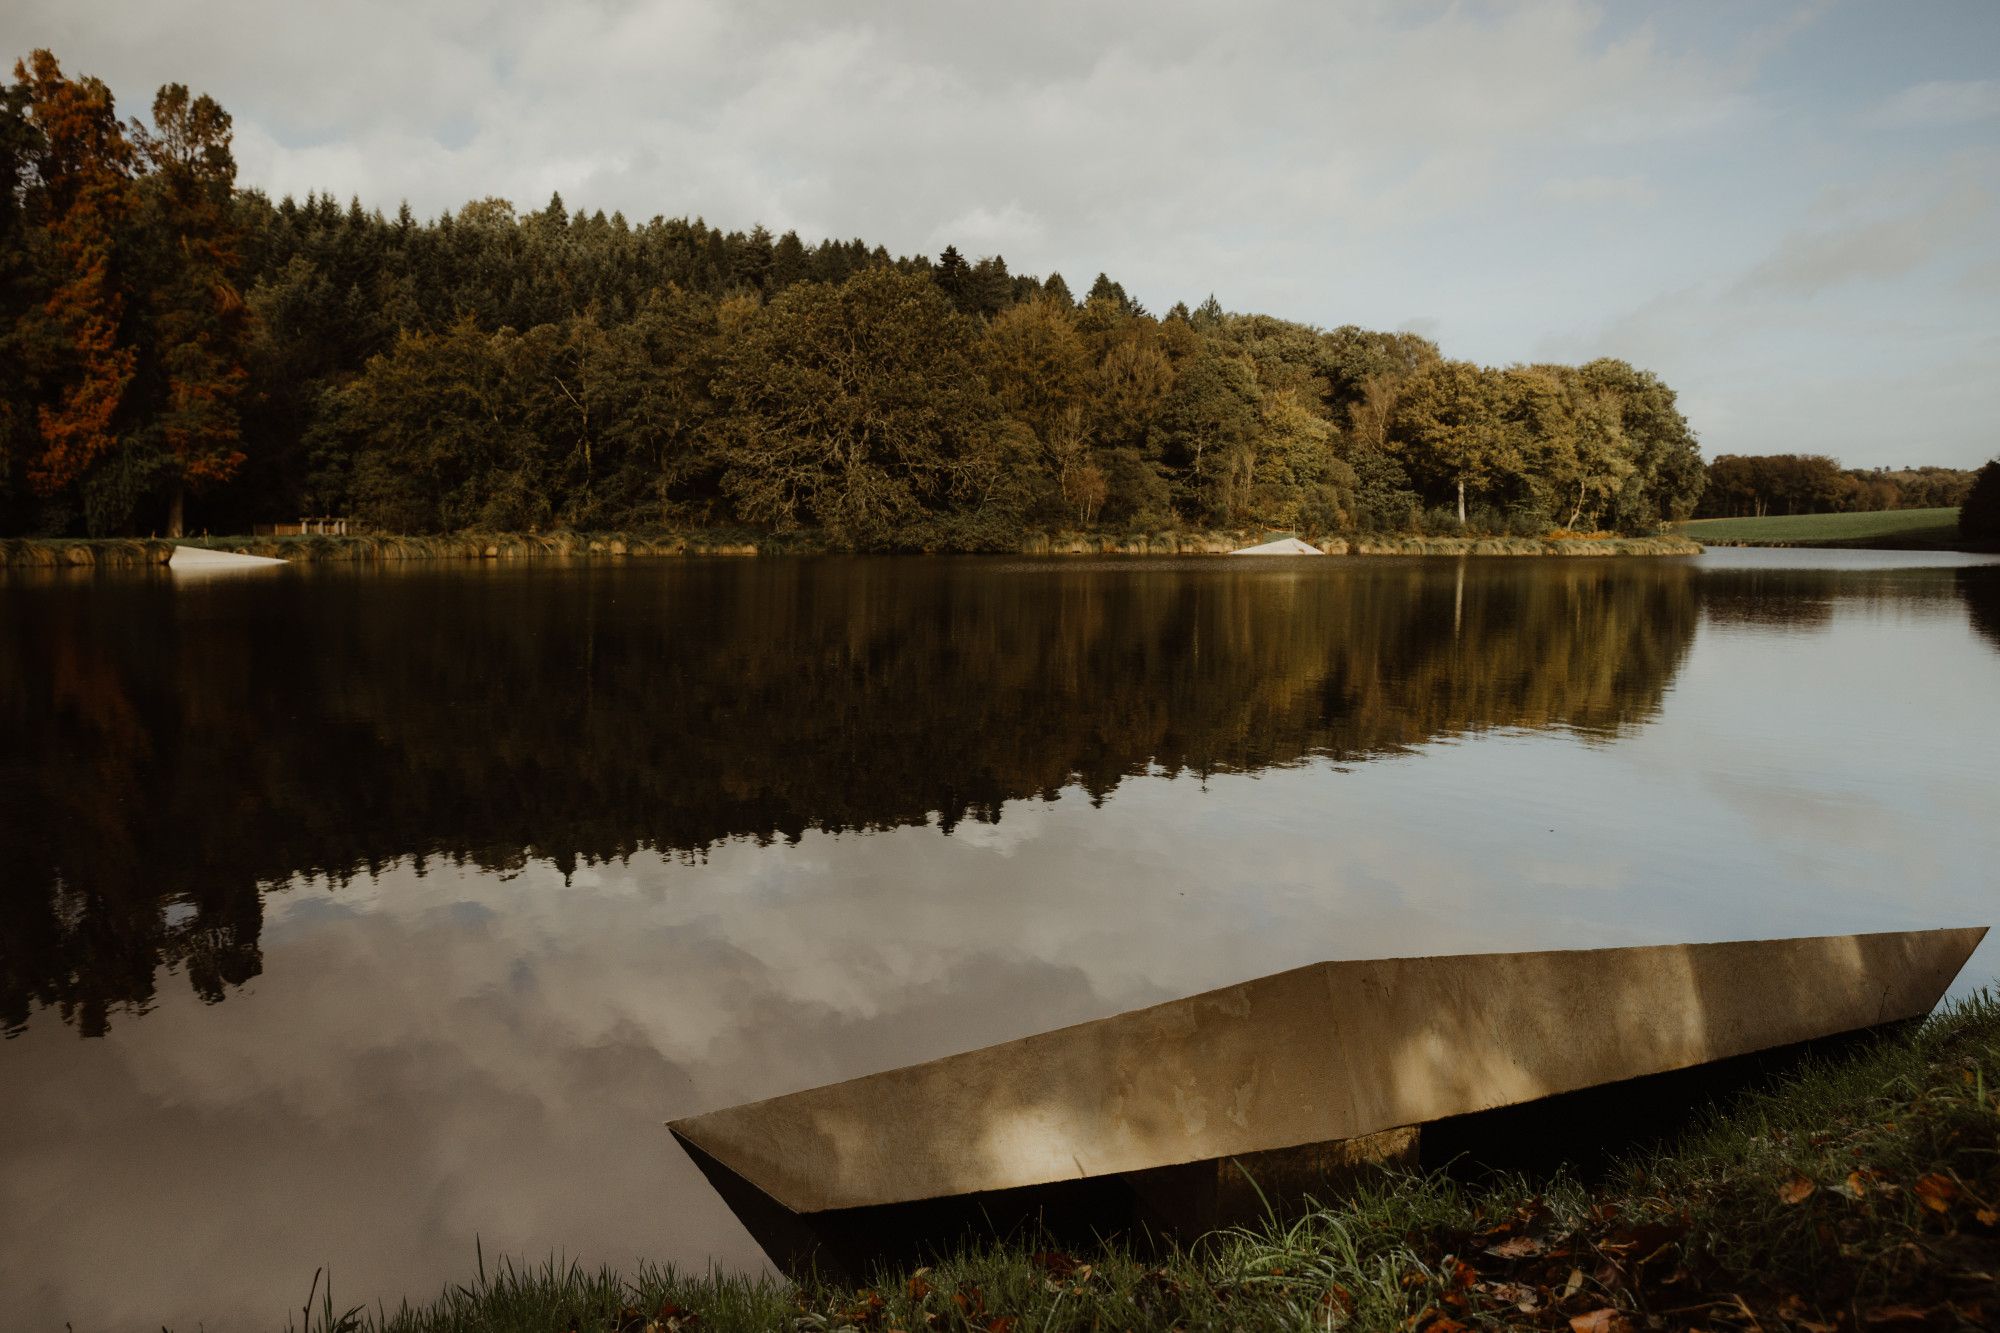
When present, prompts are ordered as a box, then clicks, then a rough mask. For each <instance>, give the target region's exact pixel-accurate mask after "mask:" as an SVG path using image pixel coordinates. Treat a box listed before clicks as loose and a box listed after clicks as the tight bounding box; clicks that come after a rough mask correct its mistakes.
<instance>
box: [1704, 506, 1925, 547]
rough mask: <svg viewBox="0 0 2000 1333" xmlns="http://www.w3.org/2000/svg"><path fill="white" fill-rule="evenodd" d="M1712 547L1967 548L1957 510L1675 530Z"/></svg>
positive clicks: (1744, 521) (1707, 522) (1735, 521)
mask: <svg viewBox="0 0 2000 1333" xmlns="http://www.w3.org/2000/svg"><path fill="white" fill-rule="evenodd" d="M1675 531H1677V532H1680V533H1682V534H1683V535H1685V536H1688V537H1692V538H1693V539H1694V540H1696V541H1698V542H1703V543H1705V544H1708V545H1717V546H1721V545H1735V546H1850V547H1854V546H1859V547H1879V548H1882V549H1885V550H1939V551H1950V550H1958V549H1961V548H1962V545H1963V543H1962V541H1961V539H1960V537H1959V535H1958V511H1957V510H1956V509H1886V510H1882V511H1881V512H1879V513H1872V514H1783V515H1777V516H1774V517H1769V518H1702V519H1695V520H1694V521H1692V522H1689V523H1683V524H1681V525H1679V527H1677V528H1676V529H1675Z"/></svg>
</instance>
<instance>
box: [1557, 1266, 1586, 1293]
mask: <svg viewBox="0 0 2000 1333" xmlns="http://www.w3.org/2000/svg"><path fill="white" fill-rule="evenodd" d="M1582 1290H1583V1270H1582V1269H1581V1268H1572V1269H1570V1270H1569V1281H1567V1282H1565V1283H1563V1294H1562V1298H1563V1299H1564V1300H1568V1299H1569V1298H1570V1297H1572V1296H1574V1295H1576V1294H1577V1293H1578V1292H1579V1291H1582Z"/></svg>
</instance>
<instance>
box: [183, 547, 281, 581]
mask: <svg viewBox="0 0 2000 1333" xmlns="http://www.w3.org/2000/svg"><path fill="white" fill-rule="evenodd" d="M284 563H285V562H284V561H282V560H276V559H273V558H272V557H270V556H268V555H243V554H241V553H239V552H236V551H210V550H207V549H205V548H203V547H200V546H176V547H175V548H174V549H173V553H172V554H171V555H169V556H168V557H167V568H168V569H170V570H172V571H173V572H174V573H176V574H224V573H231V572H235V571H244V570H252V569H272V568H275V567H277V566H279V565H282V564H284Z"/></svg>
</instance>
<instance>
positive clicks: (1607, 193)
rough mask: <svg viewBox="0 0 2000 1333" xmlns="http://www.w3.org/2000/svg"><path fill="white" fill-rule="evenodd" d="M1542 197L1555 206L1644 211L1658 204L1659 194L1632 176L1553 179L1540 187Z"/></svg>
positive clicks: (1642, 177)
mask: <svg viewBox="0 0 2000 1333" xmlns="http://www.w3.org/2000/svg"><path fill="white" fill-rule="evenodd" d="M1542 195H1543V197H1544V198H1547V199H1548V200H1550V201H1551V202H1553V203H1558V204H1575V205H1580V206H1583V207H1598V206H1603V207H1615V208H1646V207H1649V206H1651V205H1652V204H1654V203H1656V202H1658V200H1659V198H1660V191H1659V188H1658V187H1657V186H1655V185H1654V184H1653V183H1652V182H1651V181H1649V180H1647V179H1646V177H1644V176H1643V175H1640V174H1638V173H1636V172H1635V173H1630V174H1627V175H1622V176H1557V177H1554V178H1552V179H1550V180H1547V181H1544V182H1543V183H1542Z"/></svg>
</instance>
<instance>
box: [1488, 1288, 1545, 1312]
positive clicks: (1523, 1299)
mask: <svg viewBox="0 0 2000 1333" xmlns="http://www.w3.org/2000/svg"><path fill="white" fill-rule="evenodd" d="M1479 1289H1480V1290H1481V1291H1483V1292H1485V1293H1486V1294H1487V1295H1488V1296H1491V1297H1492V1298H1493V1299H1494V1300H1496V1301H1501V1302H1503V1303H1505V1304H1507V1305H1511V1306H1513V1307H1514V1308H1515V1309H1517V1310H1519V1311H1520V1312H1521V1313H1523V1314H1533V1313H1534V1312H1535V1311H1537V1310H1539V1309H1541V1308H1542V1297H1541V1293H1540V1292H1538V1291H1536V1290H1535V1289H1534V1288H1533V1287H1531V1286H1529V1285H1528V1284H1527V1283H1525V1282H1482V1283H1480V1284H1479Z"/></svg>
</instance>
